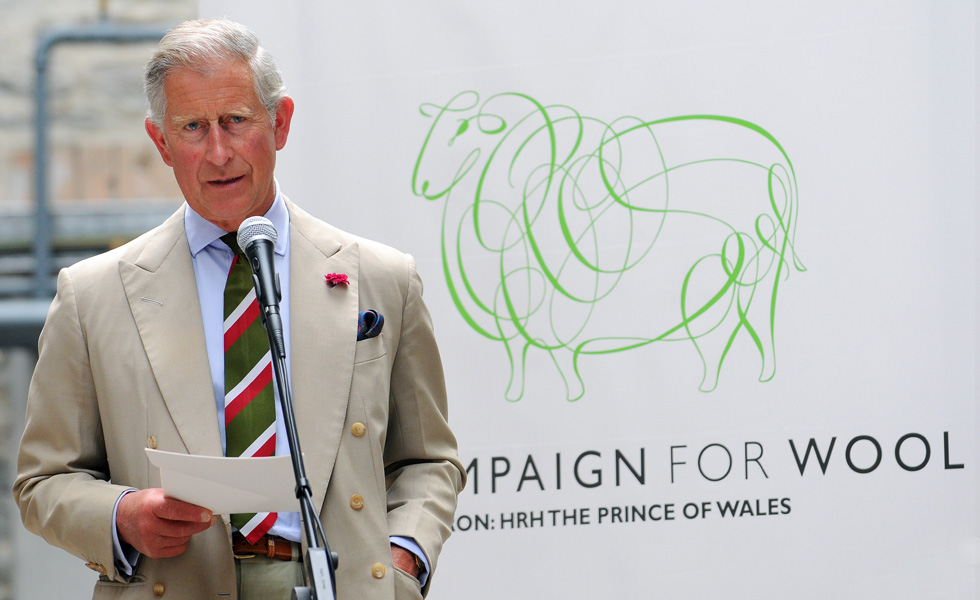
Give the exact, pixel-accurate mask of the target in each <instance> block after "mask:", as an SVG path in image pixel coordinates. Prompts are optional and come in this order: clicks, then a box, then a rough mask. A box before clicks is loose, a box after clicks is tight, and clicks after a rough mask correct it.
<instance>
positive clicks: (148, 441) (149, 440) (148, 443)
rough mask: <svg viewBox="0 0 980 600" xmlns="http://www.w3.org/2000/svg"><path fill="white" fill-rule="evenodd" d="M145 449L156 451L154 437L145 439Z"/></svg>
mask: <svg viewBox="0 0 980 600" xmlns="http://www.w3.org/2000/svg"><path fill="white" fill-rule="evenodd" d="M146 447H147V448H149V449H151V450H156V449H157V439H156V438H155V437H153V436H152V435H151V436H150V437H148V438H146Z"/></svg>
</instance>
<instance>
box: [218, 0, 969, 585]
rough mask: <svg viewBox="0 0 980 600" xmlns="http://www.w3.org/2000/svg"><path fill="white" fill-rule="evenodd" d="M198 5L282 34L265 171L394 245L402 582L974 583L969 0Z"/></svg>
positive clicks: (339, 220)
mask: <svg viewBox="0 0 980 600" xmlns="http://www.w3.org/2000/svg"><path fill="white" fill-rule="evenodd" d="M201 13H202V15H203V16H225V15H226V16H229V17H231V18H234V19H237V20H240V21H242V22H244V23H246V24H248V25H249V26H251V27H253V28H254V29H255V30H256V31H257V32H258V33H259V35H260V37H261V38H262V40H263V42H264V44H265V45H266V46H267V47H268V48H269V49H270V50H271V51H272V52H273V53H274V54H275V55H276V56H277V57H278V58H279V61H280V64H281V66H282V68H283V71H284V73H285V75H286V79H287V84H288V86H289V88H290V93H291V94H292V96H293V97H294V98H295V100H296V115H295V118H294V121H293V127H292V132H291V134H290V139H289V144H288V145H287V147H286V149H285V150H284V152H283V153H281V155H280V162H279V166H278V169H277V172H278V177H279V181H280V183H281V184H282V188H283V190H284V191H285V193H286V194H287V195H288V196H289V197H290V198H292V199H293V200H295V201H297V202H298V203H300V204H301V205H303V206H304V207H306V208H307V209H308V210H310V211H311V212H313V213H314V214H317V215H318V216H320V217H322V218H324V219H325V220H327V221H329V222H331V223H333V224H335V225H337V226H339V227H341V228H344V229H346V230H349V231H351V232H354V233H357V234H359V235H363V236H366V237H371V238H375V239H379V240H381V241H385V242H387V243H389V244H391V245H393V246H396V247H398V248H400V249H402V250H404V251H407V252H411V253H412V254H414V255H415V256H416V258H417V259H418V262H419V266H420V270H421V272H422V275H423V277H424V279H425V282H426V299H427V302H428V303H429V306H430V308H431V310H432V312H433V314H434V317H435V320H436V326H437V334H438V335H439V338H440V346H441V349H442V351H443V356H444V362H445V366H446V370H447V374H448V383H449V389H450V392H451V420H452V423H453V425H454V428H455V430H456V432H457V435H458V438H459V442H460V450H461V454H462V457H463V460H464V463H465V464H466V465H467V466H468V467H469V475H470V481H469V484H468V487H467V489H466V490H465V491H464V492H463V495H462V496H461V499H460V506H459V512H458V515H457V520H456V527H455V529H456V532H455V534H454V536H453V538H452V539H451V540H450V542H449V543H448V545H447V546H446V549H445V552H444V553H443V556H442V557H440V562H439V569H438V572H437V573H436V576H435V577H436V578H435V580H434V584H433V587H432V593H431V595H430V598H433V599H435V600H441V599H448V598H460V597H464V598H468V599H472V600H479V599H490V598H501V597H517V598H544V597H549V598H550V597H558V598H568V599H579V598H581V599H586V598H595V597H602V598H683V599H686V600H690V599H705V600H708V599H711V600H715V599H718V598H726V599H743V598H744V599H749V598H751V599H758V598H774V599H776V598H778V599H784V598H805V599H822V598H827V597H835V598H875V599H878V598H880V599H888V600H897V599H908V600H913V599H914V600H920V599H922V598H943V599H946V598H955V599H973V598H976V597H977V591H978V581H977V539H978V537H977V536H978V533H977V511H978V508H977V501H976V493H977V485H978V483H977V476H976V466H977V462H978V454H977V445H976V439H977V431H978V426H977V411H976V402H977V383H976V367H977V351H976V350H977V329H976V315H977V305H976V292H977V287H976V266H977V248H976V238H977V220H976V202H977V195H976V179H975V177H976V114H975V113H976V89H975V83H976V78H975V55H974V48H975V38H976V31H975V5H974V3H968V2H950V3H928V2H925V1H919V2H901V3H895V2H884V1H876V2H842V1H836V0H835V1H832V2H829V3H828V2H820V3H816V2H806V3H767V2H761V1H760V2H748V3H745V2H739V3H731V2H721V1H711V2H696V3H650V2H641V1H638V0H637V1H626V0H620V1H613V2H605V3H592V2H588V3H587V2H572V3H569V2H557V1H541V2H535V3H526V2H516V1H513V0H505V1H498V2H494V3H485V2H465V1H463V2H461V1H454V2H449V1H435V0H416V1H413V2H399V3H385V5H384V6H380V5H378V4H377V3H339V2H338V3H323V2H304V1H301V0H282V1H281V2H278V3H276V8H275V10H274V11H273V10H271V9H270V8H269V5H268V3H264V2H258V1H247V2H242V1H234V2H233V1H231V0H202V1H201ZM341 560H343V557H341Z"/></svg>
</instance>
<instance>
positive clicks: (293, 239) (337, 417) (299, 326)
mask: <svg viewBox="0 0 980 600" xmlns="http://www.w3.org/2000/svg"><path fill="white" fill-rule="evenodd" d="M289 214H290V242H289V243H290V248H289V253H290V260H289V262H290V267H289V268H290V273H289V281H290V284H289V285H290V290H289V293H290V298H289V304H290V306H289V314H290V355H291V358H290V370H291V384H292V395H293V404H294V410H295V412H296V421H297V429H298V432H299V438H300V447H301V450H302V451H303V454H304V455H305V456H307V457H315V460H312V459H311V460H308V461H307V462H306V463H305V465H306V470H307V477H308V479H309V480H310V484H311V487H312V490H313V500H314V505H315V506H322V504H323V501H324V497H325V495H326V490H327V483H328V482H329V481H330V475H331V473H332V472H333V466H334V463H335V461H336V458H337V452H338V450H339V448H340V442H341V439H342V437H343V433H344V423H345V421H346V417H347V403H348V398H349V395H350V389H351V379H352V377H353V372H354V349H355V347H354V345H355V341H356V336H357V309H358V299H357V293H358V292H357V272H358V261H359V250H358V246H357V244H347V245H342V244H341V241H340V239H339V236H338V235H337V234H336V233H335V231H334V230H332V229H331V228H330V227H329V226H327V225H325V224H324V223H322V222H320V221H317V220H316V219H313V217H311V216H309V215H308V214H306V213H305V212H303V211H302V210H300V209H298V208H297V207H296V206H295V205H293V204H289ZM328 273H342V274H345V275H347V277H348V280H349V283H348V284H347V285H336V286H331V285H329V284H327V282H326V280H325V278H324V276H325V275H327V274H328Z"/></svg>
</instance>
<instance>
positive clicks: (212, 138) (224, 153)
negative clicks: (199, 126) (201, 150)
mask: <svg viewBox="0 0 980 600" xmlns="http://www.w3.org/2000/svg"><path fill="white" fill-rule="evenodd" d="M207 143H208V147H207V154H206V157H207V159H208V161H209V162H211V163H212V164H215V165H218V166H221V165H223V164H225V163H226V162H228V161H229V160H230V159H231V158H232V157H233V156H234V151H232V148H231V139H230V138H229V136H228V132H227V131H225V129H224V127H222V126H221V125H220V124H217V123H215V124H213V125H211V126H210V127H208V139H207Z"/></svg>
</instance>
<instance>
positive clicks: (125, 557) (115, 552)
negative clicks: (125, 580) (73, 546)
mask: <svg viewBox="0 0 980 600" xmlns="http://www.w3.org/2000/svg"><path fill="white" fill-rule="evenodd" d="M135 491H136V490H126V491H125V492H123V493H122V494H120V495H119V498H118V499H117V500H116V505H115V506H114V507H112V558H113V562H114V564H115V566H116V570H117V571H119V572H120V573H122V574H123V575H125V576H127V577H129V576H130V575H132V574H133V570H134V569H136V562H137V561H139V558H140V553H139V550H137V549H136V548H133V547H132V546H130V545H129V544H125V543H123V541H122V540H120V539H119V530H118V529H117V528H116V513H117V512H118V511H119V501H120V500H122V499H123V496H125V495H126V494H128V493H130V492H135Z"/></svg>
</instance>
